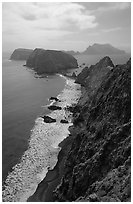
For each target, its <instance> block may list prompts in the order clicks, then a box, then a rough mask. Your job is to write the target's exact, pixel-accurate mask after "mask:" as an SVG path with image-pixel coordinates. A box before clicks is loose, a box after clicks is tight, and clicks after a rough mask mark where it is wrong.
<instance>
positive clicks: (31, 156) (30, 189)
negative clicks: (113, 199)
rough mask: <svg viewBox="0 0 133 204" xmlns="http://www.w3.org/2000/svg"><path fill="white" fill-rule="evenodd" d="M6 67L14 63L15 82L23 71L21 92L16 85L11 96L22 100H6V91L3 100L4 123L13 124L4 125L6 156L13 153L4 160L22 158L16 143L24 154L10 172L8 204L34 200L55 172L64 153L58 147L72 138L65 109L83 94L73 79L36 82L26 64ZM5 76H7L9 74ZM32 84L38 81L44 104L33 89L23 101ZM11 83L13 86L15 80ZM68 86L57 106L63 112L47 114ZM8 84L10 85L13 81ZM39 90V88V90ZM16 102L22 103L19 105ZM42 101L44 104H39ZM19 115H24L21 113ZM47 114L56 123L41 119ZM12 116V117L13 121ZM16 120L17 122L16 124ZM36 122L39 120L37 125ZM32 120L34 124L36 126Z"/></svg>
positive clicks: (5, 196) (6, 189) (6, 188)
mask: <svg viewBox="0 0 133 204" xmlns="http://www.w3.org/2000/svg"><path fill="white" fill-rule="evenodd" d="M6 63H7V64H8V63H11V66H9V67H10V69H11V68H12V69H13V70H10V71H9V72H10V74H11V75H12V77H13V78H15V76H14V75H15V74H16V71H18V70H19V71H18V72H19V73H18V74H16V78H17V79H16V80H17V82H16V83H18V85H17V84H16V86H19V88H18V89H20V90H19V91H18V92H17V88H16V86H15V85H14V89H16V91H15V92H14V91H13V92H11V94H12V93H14V94H18V93H20V95H21V96H19V97H20V98H17V97H18V95H19V94H18V95H17V96H16V97H14V96H11V98H12V99H10V97H9V99H8V100H7V97H6V96H5V94H6V93H5V90H3V97H4V98H3V118H4V121H6V120H9V121H8V122H9V123H11V124H9V126H8V124H6V122H5V123H4V124H3V126H4V127H5V129H4V130H3V138H4V148H3V152H4V153H5V152H6V148H7V150H8V147H10V148H12V149H11V150H10V151H9V150H8V154H7V155H8V156H7V157H4V156H5V154H6V153H5V154H4V156H3V159H4V160H5V163H6V159H7V158H8V157H9V155H10V153H12V154H13V155H15V156H18V155H16V153H17V151H18V152H19V148H17V147H16V145H15V141H16V143H17V144H18V146H19V145H20V146H21V148H20V150H21V153H20V154H19V157H18V160H16V161H17V163H16V164H15V165H13V167H12V169H11V171H9V172H8V176H7V177H6V179H5V182H4V186H3V201H6V202H17V201H26V200H27V199H28V198H29V196H31V195H32V194H33V193H34V192H35V190H36V188H37V185H38V184H39V183H40V182H41V180H43V179H44V177H45V176H46V173H47V171H48V169H49V168H50V169H52V168H53V167H54V166H55V165H56V163H57V156H58V153H59V151H60V148H59V147H58V145H59V143H60V142H61V141H62V140H63V139H64V138H66V137H67V136H68V134H69V131H68V127H69V126H70V125H71V124H72V123H71V118H69V117H68V115H69V113H68V112H67V111H66V109H65V107H66V106H69V105H72V104H73V103H76V102H77V100H78V98H79V97H80V94H81V93H80V86H79V85H78V84H75V83H74V80H73V79H68V78H66V77H63V76H61V75H60V76H59V75H56V76H53V77H49V78H48V79H45V78H44V79H36V78H34V73H33V72H31V71H30V70H27V69H26V68H25V67H22V64H23V63H22V62H9V61H7V62H6ZM5 67H7V66H5ZM9 67H8V70H9ZM20 68H21V69H20ZM22 69H23V71H22ZM12 72H13V73H12ZM20 72H22V73H21V77H20V78H21V79H22V80H24V84H25V85H24V86H25V88H23V89H24V90H23V91H22V87H21V86H22V84H23V83H22V82H21V79H19V80H18V75H20ZM23 72H24V73H23ZM25 72H26V73H25ZM3 74H5V72H4V73H3ZM7 74H9V73H7ZM27 75H28V78H27ZM5 77H6V75H5V76H4V77H3V78H4V79H5ZM10 80H11V79H10ZM14 80H15V79H14ZM31 80H36V82H35V85H34V88H33V89H34V91H35V93H36V94H38V92H39V93H40V95H44V96H43V97H42V100H40V98H39V97H40V95H38V96H37V95H35V96H34V97H33V96H32V95H33V94H34V91H33V89H32V88H31V87H32V86H31V87H30V91H31V94H30V91H29V92H28V93H26V96H25V98H26V99H25V100H23V97H24V92H25V91H26V92H27V91H28V88H29V87H28V85H27V84H29V83H31ZM40 80H41V81H40ZM47 80H48V81H47ZM11 81H12V83H13V80H11ZM37 81H38V84H37ZM64 82H66V85H65V87H64V89H63V90H62V92H61V93H60V94H59V95H58V98H59V99H60V102H58V103H57V104H58V105H59V106H61V107H62V110H56V111H52V112H47V105H48V97H50V96H55V95H57V92H58V93H59V90H60V91H61V88H63V87H62V86H61V84H62V85H64ZM3 83H4V81H3ZM7 83H9V81H8V82H7ZM7 83H5V85H3V89H5V86H6V85H7ZM19 83H20V84H21V86H20V85H19ZM51 83H52V85H53V89H50V87H51V86H52V85H51ZM58 83H59V84H58ZM40 84H41V85H40ZM30 85H31V84H30ZM32 85H33V84H32ZM50 85H51V86H50ZM38 86H39V88H37V87H38ZM60 86H61V87H60ZM40 87H41V88H40ZM55 87H56V88H55ZM10 89H11V87H10ZM14 89H13V90H14ZM21 92H23V93H21ZM47 94H48V95H47ZM29 95H30V97H33V98H32V100H31V99H27V97H29ZM46 95H47V96H46ZM7 96H8V94H7ZM14 98H15V99H16V100H18V101H17V102H16V101H15V99H14ZM33 99H34V100H33ZM12 100H13V101H12ZM21 100H22V101H21ZM26 100H29V101H30V102H29V104H30V105H31V106H32V109H31V108H30V105H28V107H26V103H27V101H26ZM39 100H40V102H35V101H39ZM15 102H16V104H15V105H14V104H13V103H15ZM32 102H33V103H32ZM7 103H8V104H9V105H10V106H11V104H12V107H13V110H14V111H13V110H7V109H6V108H5V107H4V106H7V108H9V107H8V105H7ZM17 103H18V104H17ZM23 103H24V104H25V105H24V104H23ZM38 103H39V104H38ZM21 106H22V107H21ZM36 106H38V109H37V110H36ZM24 109H26V110H24ZM34 109H35V110H36V111H35V110H34ZM19 111H20V113H17V112H19ZM34 111H35V113H34V117H33V115H32V112H34ZM6 112H8V113H6ZM14 112H15V113H14ZM23 112H24V114H23ZM44 113H47V114H48V115H49V116H51V117H53V118H55V119H56V123H44V121H43V118H42V117H40V115H42V114H44ZM6 114H7V115H8V117H9V118H7V117H6V116H7V115H6ZM10 114H12V117H11V115H10ZM16 114H17V117H15V115H16ZM5 115H6V116H5ZM21 115H23V117H20V116H21ZM29 115H30V117H29ZM13 116H14V117H13ZM27 117H29V118H28V120H27ZM13 118H15V119H14V120H13V121H12V119H13ZM64 118H67V119H68V120H69V123H68V124H62V123H60V120H61V119H64ZM17 119H19V120H20V121H21V123H20V124H19V122H18V121H17ZM33 119H35V121H34V120H33ZM25 120H26V121H25ZM30 120H32V122H31V121H30ZM15 122H16V123H17V122H18V124H17V125H16V126H15V125H13V124H14V123H15ZM29 122H31V124H30V125H29ZM11 126H12V127H11ZM21 126H22V127H21ZM27 126H28V127H27ZM26 127H27V129H28V130H27V132H26V131H25V129H26ZM14 128H16V131H15V133H16V134H13V132H12V131H13V130H12V131H11V129H14ZM29 128H31V131H29ZM26 134H27V135H26ZM25 135H26V136H25ZM12 139H13V141H14V143H11V145H10V142H11V141H12ZM23 141H25V143H26V144H27V145H25V146H24V148H23V147H22V146H23ZM6 142H7V143H8V142H9V146H8V144H7V146H6ZM16 148H17V151H16ZM21 154H22V155H21ZM8 162H9V163H10V161H8V159H7V163H8ZM7 166H8V165H7Z"/></svg>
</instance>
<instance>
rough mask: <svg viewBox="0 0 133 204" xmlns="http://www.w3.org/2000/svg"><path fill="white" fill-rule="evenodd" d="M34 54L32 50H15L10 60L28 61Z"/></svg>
mask: <svg viewBox="0 0 133 204" xmlns="http://www.w3.org/2000/svg"><path fill="white" fill-rule="evenodd" d="M32 52H33V50H32V49H23V48H18V49H15V50H14V52H13V53H12V55H11V57H10V59H11V60H27V59H28V57H29V55H30V54H31V53H32Z"/></svg>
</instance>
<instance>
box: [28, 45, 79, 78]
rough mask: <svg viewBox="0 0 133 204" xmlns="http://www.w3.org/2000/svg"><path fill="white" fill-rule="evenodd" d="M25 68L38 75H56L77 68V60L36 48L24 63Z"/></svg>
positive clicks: (52, 51) (60, 53) (57, 52)
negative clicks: (32, 69)
mask: <svg viewBox="0 0 133 204" xmlns="http://www.w3.org/2000/svg"><path fill="white" fill-rule="evenodd" d="M26 66H27V67H31V68H34V70H35V71H36V72H37V73H38V74H43V73H49V74H50V73H58V72H62V71H64V70H67V69H73V68H77V66H78V65H77V60H76V59H75V58H74V57H73V56H71V55H69V54H66V53H64V52H61V51H56V50H44V49H38V48H36V49H35V50H34V51H33V52H32V54H31V55H30V56H29V58H28V59H27V61H26Z"/></svg>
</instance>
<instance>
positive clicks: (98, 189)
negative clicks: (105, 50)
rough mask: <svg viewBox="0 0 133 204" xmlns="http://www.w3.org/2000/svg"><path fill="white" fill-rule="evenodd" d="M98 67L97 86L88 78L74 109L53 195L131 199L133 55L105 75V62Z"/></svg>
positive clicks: (64, 198) (60, 198)
mask: <svg viewBox="0 0 133 204" xmlns="http://www.w3.org/2000/svg"><path fill="white" fill-rule="evenodd" d="M101 62H102V63H101ZM100 63H101V65H103V64H106V63H104V61H103V60H102V61H100ZM95 66H96V65H94V66H93V67H94V69H95ZM100 68H101V73H100V71H99V70H100ZM98 72H99V74H97V79H96V80H97V81H96V82H97V84H96V85H97V86H96V88H95V87H94V91H93V89H90V88H88V87H87V85H88V84H87V83H86V87H85V89H84V93H83V95H82V97H81V99H80V100H79V102H78V105H77V106H78V112H77V114H76V112H74V114H73V117H74V119H73V124H74V125H73V127H71V129H70V133H71V135H72V137H73V138H74V139H73V142H72V146H71V149H70V151H69V153H68V156H67V160H66V163H65V170H64V175H63V178H62V180H61V183H60V185H59V186H58V187H57V188H56V190H55V191H54V197H55V201H61V202H62V201H78V202H80V201H82V202H85V201H86V202H129V201H130V199H131V175H130V174H131V61H130V60H129V61H128V62H127V64H124V65H118V66H115V67H114V68H113V69H112V70H109V71H108V72H107V73H106V75H105V77H104V78H102V80H101V75H103V68H102V67H98ZM91 73H93V74H94V75H95V74H96V70H95V71H94V72H93V71H92V72H91ZM93 74H91V75H90V80H91V78H94V76H93ZM98 76H99V78H98ZM98 79H99V80H100V83H99V80H98ZM94 83H95V82H94ZM89 85H90V83H89ZM85 92H86V93H85ZM89 94H90V95H89ZM82 100H83V101H84V102H82Z"/></svg>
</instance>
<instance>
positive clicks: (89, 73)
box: [75, 56, 114, 93]
mask: <svg viewBox="0 0 133 204" xmlns="http://www.w3.org/2000/svg"><path fill="white" fill-rule="evenodd" d="M108 67H114V64H113V62H112V60H111V59H110V58H109V57H108V56H106V57H104V58H103V59H101V60H100V61H99V62H98V63H97V64H95V65H91V66H90V67H89V68H88V67H85V68H84V69H83V70H82V72H81V73H80V74H79V75H78V76H77V78H76V80H75V82H76V83H80V84H81V85H83V86H86V87H87V89H91V90H90V93H91V92H92V90H93V91H94V89H95V88H96V87H98V86H99V85H100V83H101V81H102V80H103V78H104V76H105V75H106V74H107V73H108V72H109V71H110V69H109V68H108Z"/></svg>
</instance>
